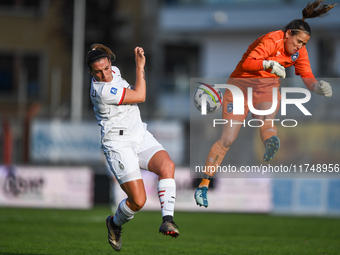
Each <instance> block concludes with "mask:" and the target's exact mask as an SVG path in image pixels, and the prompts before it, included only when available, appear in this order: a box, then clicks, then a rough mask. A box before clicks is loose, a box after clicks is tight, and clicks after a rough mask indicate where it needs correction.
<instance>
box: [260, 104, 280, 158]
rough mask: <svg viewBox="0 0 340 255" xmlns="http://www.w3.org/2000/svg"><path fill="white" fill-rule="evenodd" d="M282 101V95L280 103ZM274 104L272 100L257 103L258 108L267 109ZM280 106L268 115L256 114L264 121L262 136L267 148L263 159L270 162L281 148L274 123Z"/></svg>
mask: <svg viewBox="0 0 340 255" xmlns="http://www.w3.org/2000/svg"><path fill="white" fill-rule="evenodd" d="M279 102H280V97H279V98H278V103H279ZM271 106H272V103H271V102H261V103H259V104H258V105H256V107H255V108H256V109H259V110H266V109H269V108H270V107H271ZM278 110H279V107H277V108H276V110H275V112H273V113H272V114H270V115H268V116H256V118H258V119H261V120H262V121H263V125H262V126H261V127H260V137H261V140H262V142H263V144H264V146H265V148H266V150H265V152H264V155H263V160H264V161H266V162H270V161H272V160H273V157H274V155H275V154H276V152H277V151H278V149H279V148H280V140H279V138H278V137H277V127H276V126H275V124H274V119H275V116H276V113H277V111H278Z"/></svg>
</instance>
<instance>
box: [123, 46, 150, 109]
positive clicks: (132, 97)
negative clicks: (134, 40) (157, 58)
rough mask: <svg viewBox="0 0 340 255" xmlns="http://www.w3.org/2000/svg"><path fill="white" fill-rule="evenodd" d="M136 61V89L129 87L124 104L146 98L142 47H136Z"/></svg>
mask: <svg viewBox="0 0 340 255" xmlns="http://www.w3.org/2000/svg"><path fill="white" fill-rule="evenodd" d="M135 61H136V84H135V89H134V90H133V89H127V90H126V93H125V97H124V100H123V104H134V103H142V102H144V101H145V98H146V80H145V71H144V67H145V62H146V60H145V56H144V50H143V48H141V47H136V48H135Z"/></svg>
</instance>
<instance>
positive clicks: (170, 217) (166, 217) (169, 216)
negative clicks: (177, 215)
mask: <svg viewBox="0 0 340 255" xmlns="http://www.w3.org/2000/svg"><path fill="white" fill-rule="evenodd" d="M173 218H174V217H172V216H171V215H165V216H164V217H163V222H165V221H169V222H172V220H173Z"/></svg>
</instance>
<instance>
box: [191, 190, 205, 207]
mask: <svg viewBox="0 0 340 255" xmlns="http://www.w3.org/2000/svg"><path fill="white" fill-rule="evenodd" d="M194 198H195V200H196V204H197V205H199V206H202V205H203V206H205V207H208V188H207V187H202V188H197V189H196V191H195V195H194Z"/></svg>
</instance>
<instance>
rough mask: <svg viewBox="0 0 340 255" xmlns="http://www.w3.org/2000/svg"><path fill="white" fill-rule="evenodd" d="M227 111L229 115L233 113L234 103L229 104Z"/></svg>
mask: <svg viewBox="0 0 340 255" xmlns="http://www.w3.org/2000/svg"><path fill="white" fill-rule="evenodd" d="M227 111H228V112H229V113H231V112H232V111H233V103H229V104H228V105H227Z"/></svg>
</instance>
